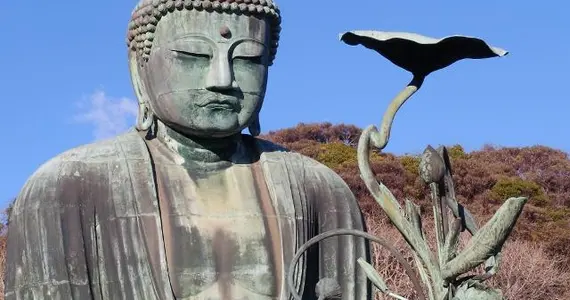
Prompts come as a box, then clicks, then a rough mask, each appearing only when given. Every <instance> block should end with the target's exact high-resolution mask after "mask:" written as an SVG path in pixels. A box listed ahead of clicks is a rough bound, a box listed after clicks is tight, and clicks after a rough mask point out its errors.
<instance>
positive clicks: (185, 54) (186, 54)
mask: <svg viewBox="0 0 570 300" xmlns="http://www.w3.org/2000/svg"><path fill="white" fill-rule="evenodd" d="M170 51H172V52H174V53H176V54H177V55H179V56H181V57H194V58H207V59H211V56H210V55H209V54H204V53H195V52H189V51H184V50H179V49H170Z"/></svg>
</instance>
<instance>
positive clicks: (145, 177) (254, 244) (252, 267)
mask: <svg viewBox="0 0 570 300" xmlns="http://www.w3.org/2000/svg"><path fill="white" fill-rule="evenodd" d="M279 24H280V15H279V10H278V8H277V7H276V6H275V4H274V3H273V2H272V1H270V0H265V1H263V0H260V1H255V0H253V1H187V0H185V1H181V0H177V1H171V0H168V1H162V0H161V1H150V0H143V1H141V3H140V4H139V5H138V6H137V8H136V9H135V11H134V13H133V18H132V22H131V24H130V26H129V34H128V38H127V42H128V45H129V65H130V71H131V75H132V81H133V86H134V88H135V92H136V95H137V98H138V101H139V104H140V115H139V118H138V121H137V130H132V131H130V132H128V133H125V134H123V135H121V136H119V137H116V138H114V139H110V140H106V141H101V142H97V143H94V144H90V145H86V146H82V147H79V148H75V149H72V150H70V151H67V152H65V153H63V154H61V155H59V156H57V157H55V158H53V159H51V160H50V161H48V162H47V163H45V164H44V165H42V166H41V167H40V168H39V169H38V170H37V171H36V172H35V173H34V174H33V175H32V176H31V178H30V179H29V180H28V181H27V182H26V184H25V186H24V187H23V189H22V191H21V193H20V195H19V196H18V198H17V200H16V202H15V205H14V209H13V213H12V218H11V220H10V232H9V237H8V257H7V270H6V271H7V275H6V294H5V296H6V299H65V300H67V299H149V300H152V299H161V300H162V299H165V300H168V299H224V300H229V299H290V293H289V290H288V289H287V286H286V272H287V271H288V270H289V269H290V268H289V267H290V264H291V261H292V259H293V256H294V255H295V252H296V250H297V249H298V248H299V247H300V246H301V245H302V244H304V243H305V242H307V241H308V240H309V239H311V238H312V237H314V236H316V235H318V234H319V233H322V232H327V231H330V230H333V229H338V228H344V229H354V230H364V223H363V220H362V216H361V213H360V210H359V208H358V204H357V202H356V200H355V198H354V196H353V195H352V193H351V191H350V190H349V188H348V186H347V185H346V184H345V183H344V182H343V181H342V180H341V179H340V177H339V176H338V175H337V174H335V173H334V172H333V171H331V170H330V169H328V168H326V167H325V166H323V165H322V164H320V163H318V162H316V161H314V160H312V159H309V158H307V157H304V156H301V155H299V154H295V153H290V152H287V151H286V150H285V149H282V148H280V147H279V146H277V145H274V144H271V143H269V142H266V141H263V140H259V139H257V138H255V136H256V135H258V134H259V131H260V125H259V119H258V115H259V111H260V109H261V106H262V103H263V100H264V96H265V88H266V84H267V75H268V66H269V65H270V64H271V63H272V62H273V59H274V56H275V53H276V49H277V40H278V38H279V32H280V25H279ZM245 128H249V131H250V133H251V134H252V135H244V134H241V132H242V130H243V129H245ZM360 257H369V253H368V246H367V242H365V241H364V239H362V238H359V237H353V236H341V237H334V238H331V239H329V240H327V241H326V242H324V243H321V244H320V245H319V247H318V249H314V250H312V251H309V252H308V254H307V256H304V257H302V258H301V259H300V262H299V263H298V264H296V266H295V268H294V276H293V281H294V285H295V288H296V289H297V291H298V293H301V294H303V295H304V299H317V295H316V293H317V292H318V291H319V287H322V286H323V285H325V284H326V283H327V282H329V283H330V282H331V280H332V281H333V282H336V283H337V284H338V285H339V286H340V288H341V290H342V294H343V297H344V298H343V299H369V298H370V297H371V294H370V291H369V285H368V283H367V279H366V275H365V274H364V272H363V271H362V270H361V269H359V268H357V259H358V258H360ZM321 279H323V280H324V281H321V282H320V285H317V284H318V283H319V281H320V280H321Z"/></svg>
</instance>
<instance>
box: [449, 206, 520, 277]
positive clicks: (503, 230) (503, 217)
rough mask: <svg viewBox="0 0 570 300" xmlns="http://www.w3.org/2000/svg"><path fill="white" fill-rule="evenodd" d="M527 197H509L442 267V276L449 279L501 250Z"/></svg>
mask: <svg viewBox="0 0 570 300" xmlns="http://www.w3.org/2000/svg"><path fill="white" fill-rule="evenodd" d="M526 201H527V198H522V197H521V198H510V199H508V200H507V201H506V202H505V203H504V204H503V205H502V206H501V207H500V208H499V210H498V211H497V212H496V213H495V215H494V216H493V217H492V218H491V220H489V221H488V222H487V224H485V226H483V227H482V228H481V229H480V230H479V231H477V233H476V234H475V235H474V236H473V238H472V239H471V240H470V241H469V244H467V246H466V247H465V249H463V251H461V253H459V254H458V255H457V256H456V257H455V258H454V259H452V260H451V261H450V262H448V263H447V264H445V265H444V266H443V268H442V274H443V278H444V279H445V280H450V279H452V278H455V277H457V276H459V275H461V274H463V273H465V272H468V271H470V270H471V269H472V268H474V267H476V266H478V265H479V264H481V263H483V262H484V261H485V260H486V259H488V258H489V257H491V256H493V255H496V254H497V253H499V252H500V251H501V248H502V247H503V244H504V243H505V241H506V240H507V238H508V237H509V235H510V233H511V231H512V229H513V227H514V226H515V224H516V222H517V219H518V218H519V215H520V213H521V212H522V209H523V207H524V205H525V203H526Z"/></svg>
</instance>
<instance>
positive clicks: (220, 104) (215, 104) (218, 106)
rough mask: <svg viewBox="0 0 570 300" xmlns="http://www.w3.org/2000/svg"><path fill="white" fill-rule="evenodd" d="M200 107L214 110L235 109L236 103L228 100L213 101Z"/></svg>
mask: <svg viewBox="0 0 570 300" xmlns="http://www.w3.org/2000/svg"><path fill="white" fill-rule="evenodd" d="M199 106H200V107H204V108H209V109H213V110H232V111H233V110H235V105H234V104H232V103H229V102H227V101H212V102H210V103H207V104H205V105H199Z"/></svg>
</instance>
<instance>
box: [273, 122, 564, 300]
mask: <svg viewBox="0 0 570 300" xmlns="http://www.w3.org/2000/svg"><path fill="white" fill-rule="evenodd" d="M359 135H360V129H359V128H357V127H355V126H349V125H332V124H329V123H325V124H299V125H298V126H296V127H294V128H289V129H284V130H280V131H277V132H271V133H269V134H268V135H266V136H264V137H263V138H265V139H268V140H271V141H274V142H276V143H279V144H282V145H284V146H286V147H287V148H289V149H291V150H294V151H297V152H300V153H303V154H305V155H308V156H310V157H312V158H315V159H316V160H319V161H320V162H322V163H324V164H326V165H327V166H329V167H330V168H332V169H333V170H335V171H336V172H337V173H338V174H339V175H340V176H341V177H342V178H343V179H344V180H345V181H346V182H347V183H348V185H349V186H350V187H351V189H352V191H353V192H354V194H355V195H356V197H357V198H358V200H359V203H360V207H361V208H362V210H363V212H364V214H365V217H366V221H367V225H368V229H369V231H371V232H372V233H373V234H375V235H379V236H382V237H384V238H387V239H389V240H392V241H393V242H394V244H395V245H397V247H398V248H399V249H401V251H402V252H403V253H404V254H406V255H407V257H408V258H409V260H410V262H411V261H412V256H411V253H410V252H409V251H408V248H407V246H406V245H405V243H404V241H403V240H402V239H401V238H400V234H399V233H398V232H397V230H396V229H395V228H394V227H393V226H390V225H389V224H388V222H387V219H386V217H385V216H384V213H383V212H382V211H381V210H380V209H379V207H378V205H377V204H376V203H375V202H374V200H373V199H372V197H371V196H370V195H369V193H368V191H367V190H366V187H365V186H364V183H363V182H362V181H361V180H360V177H359V171H358V166H357V163H356V149H355V146H356V144H357V143H358V138H359ZM449 152H450V156H451V159H452V168H453V177H454V180H455V186H456V192H457V196H458V198H459V199H458V200H459V201H460V202H461V203H462V204H464V205H466V206H467V207H468V208H469V210H470V211H471V212H472V213H473V214H474V215H475V216H476V217H477V219H478V221H479V223H480V225H482V224H484V223H485V222H486V221H487V220H488V219H489V218H490V217H491V216H492V214H493V213H494V212H495V211H496V210H497V209H498V207H499V206H500V205H501V204H502V203H503V201H504V200H506V199H507V198H509V197H512V196H526V197H528V198H529V202H528V204H527V205H526V207H525V209H524V212H523V214H522V215H521V218H520V219H519V221H518V223H517V225H516V227H515V231H514V233H513V235H512V237H511V238H510V239H509V242H508V243H507V244H506V246H505V248H504V253H503V259H502V264H501V270H500V272H499V275H498V276H496V277H495V278H493V279H492V280H491V282H490V284H492V285H493V286H494V287H497V288H501V289H503V293H504V295H505V296H506V297H507V299H510V300H514V299H528V300H539V299H570V269H569V268H568V265H569V263H570V159H569V158H568V155H567V154H566V153H564V152H562V151H558V150H554V149H551V148H548V147H543V146H534V147H525V148H494V147H491V146H485V147H484V148H483V149H482V150H480V151H474V152H471V153H466V152H465V151H464V150H463V148H462V147H461V146H459V145H455V146H449ZM418 164H419V158H418V157H417V156H414V155H404V156H395V155H392V154H384V153H382V154H375V155H374V157H373V158H372V164H371V165H372V168H373V169H374V171H375V173H376V174H377V178H378V179H379V180H381V181H382V182H383V183H384V184H385V185H386V186H387V187H388V188H390V190H391V191H392V192H393V193H394V195H395V196H396V198H397V199H398V200H403V199H405V198H409V199H413V200H414V202H416V203H417V204H419V205H421V206H422V213H423V214H424V216H425V221H424V222H425V223H427V222H429V220H431V219H430V216H429V213H430V211H431V206H430V202H431V201H430V200H428V194H427V192H428V189H427V188H426V187H425V186H424V184H423V183H422V182H421V180H420V178H419V176H418V172H419V171H418ZM426 225H427V227H428V228H426V235H427V236H431V237H433V236H434V234H433V232H432V230H431V228H429V225H430V224H429V223H427V224H426ZM468 238H469V237H468V235H465V236H463V242H465V241H467V240H468ZM432 243H433V241H432ZM373 262H374V265H375V266H376V267H377V268H378V270H379V271H380V273H381V275H383V276H384V278H385V279H386V281H387V283H388V285H389V287H390V288H392V289H394V290H395V291H397V292H398V293H399V294H401V295H404V296H407V297H412V298H413V295H411V294H410V291H411V290H412V288H411V283H410V282H409V280H408V278H407V277H406V276H405V274H403V270H402V268H401V267H400V266H399V265H398V263H397V262H396V261H395V260H394V259H393V258H391V257H390V256H389V254H388V253H387V252H386V251H384V250H382V249H380V248H377V247H375V246H373ZM378 299H382V298H378Z"/></svg>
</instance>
